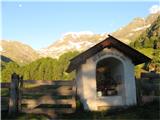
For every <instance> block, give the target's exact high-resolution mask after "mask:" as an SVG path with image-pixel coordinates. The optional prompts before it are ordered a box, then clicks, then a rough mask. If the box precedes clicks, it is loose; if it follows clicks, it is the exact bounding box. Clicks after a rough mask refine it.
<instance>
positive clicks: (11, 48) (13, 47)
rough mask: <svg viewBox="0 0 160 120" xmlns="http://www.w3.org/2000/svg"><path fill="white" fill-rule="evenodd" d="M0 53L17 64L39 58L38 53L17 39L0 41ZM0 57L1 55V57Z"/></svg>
mask: <svg viewBox="0 0 160 120" xmlns="http://www.w3.org/2000/svg"><path fill="white" fill-rule="evenodd" d="M0 46H1V48H0V50H1V51H0V55H1V56H5V57H6V58H9V59H12V60H13V61H15V62H17V63H19V64H26V63H29V62H31V61H34V60H36V59H37V58H39V55H38V53H37V52H36V51H35V50H34V49H32V48H31V47H30V46H28V45H26V44H23V43H20V42H18V41H7V40H1V41H0ZM1 59H2V57H1Z"/></svg>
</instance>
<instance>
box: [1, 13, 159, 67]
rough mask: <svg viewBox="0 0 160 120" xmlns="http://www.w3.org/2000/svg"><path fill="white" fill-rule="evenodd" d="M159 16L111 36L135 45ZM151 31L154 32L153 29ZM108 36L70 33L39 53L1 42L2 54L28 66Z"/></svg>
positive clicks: (145, 19)
mask: <svg viewBox="0 0 160 120" xmlns="http://www.w3.org/2000/svg"><path fill="white" fill-rule="evenodd" d="M159 15H160V14H159V13H155V14H150V15H149V16H148V17H146V18H135V19H133V21H131V22H130V23H129V24H127V25H126V26H124V27H121V28H120V29H118V30H117V31H115V32H113V33H110V34H112V35H113V36H115V37H116V38H118V39H120V40H121V41H122V42H124V43H126V44H130V43H131V42H132V43H133V42H134V41H135V40H137V39H138V37H139V36H140V35H141V34H142V33H143V32H145V31H146V29H149V28H150V27H152V25H151V24H152V23H153V22H154V21H155V20H156V19H157V17H158V16H159ZM154 29H155V28H154ZM150 31H152V29H151V30H150ZM107 36H108V33H103V34H95V33H92V32H90V31H83V32H68V33H66V34H64V35H63V36H62V37H61V38H60V39H58V40H57V41H56V42H55V43H53V44H51V45H50V46H48V47H46V48H43V49H40V50H38V51H36V50H34V49H32V48H31V47H30V46H28V45H25V44H23V43H20V42H17V41H6V40H1V48H0V50H1V52H0V54H1V55H3V56H6V57H8V58H10V59H12V60H13V61H15V62H17V63H19V64H26V63H29V62H32V61H34V60H36V59H38V58H41V57H52V58H58V57H59V56H60V55H62V54H63V53H65V52H68V51H79V52H81V51H84V50H86V49H88V48H90V47H91V46H93V45H95V44H96V43H98V42H100V41H102V40H104V39H105V38H106V37H107Z"/></svg>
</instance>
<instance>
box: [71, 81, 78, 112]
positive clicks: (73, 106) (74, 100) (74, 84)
mask: <svg viewBox="0 0 160 120" xmlns="http://www.w3.org/2000/svg"><path fill="white" fill-rule="evenodd" d="M72 91H73V96H72V99H73V103H72V108H73V110H74V111H75V110H76V94H77V93H76V92H77V90H76V81H75V80H73V86H72Z"/></svg>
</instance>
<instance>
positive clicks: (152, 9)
mask: <svg viewBox="0 0 160 120" xmlns="http://www.w3.org/2000/svg"><path fill="white" fill-rule="evenodd" d="M149 12H150V13H151V14H154V13H158V12H159V13H160V5H153V6H152V7H150V9H149Z"/></svg>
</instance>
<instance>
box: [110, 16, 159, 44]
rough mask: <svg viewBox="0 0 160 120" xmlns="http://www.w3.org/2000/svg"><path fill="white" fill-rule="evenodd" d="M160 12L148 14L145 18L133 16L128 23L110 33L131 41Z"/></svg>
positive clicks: (127, 41)
mask: <svg viewBox="0 0 160 120" xmlns="http://www.w3.org/2000/svg"><path fill="white" fill-rule="evenodd" d="M159 15H160V13H155V14H150V15H149V16H147V17H146V18H135V19H133V21H131V22H130V23H129V24H127V25H126V26H124V27H121V28H120V29H118V30H117V31H115V32H113V33H112V35H113V36H115V37H117V38H118V39H120V40H122V41H123V42H125V43H127V44H129V43H130V42H133V41H134V40H135V39H136V38H137V37H138V36H139V35H140V34H141V33H142V32H144V31H145V30H146V29H147V28H149V27H150V26H151V24H152V23H153V22H154V21H155V20H156V19H157V17H158V16H159Z"/></svg>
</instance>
